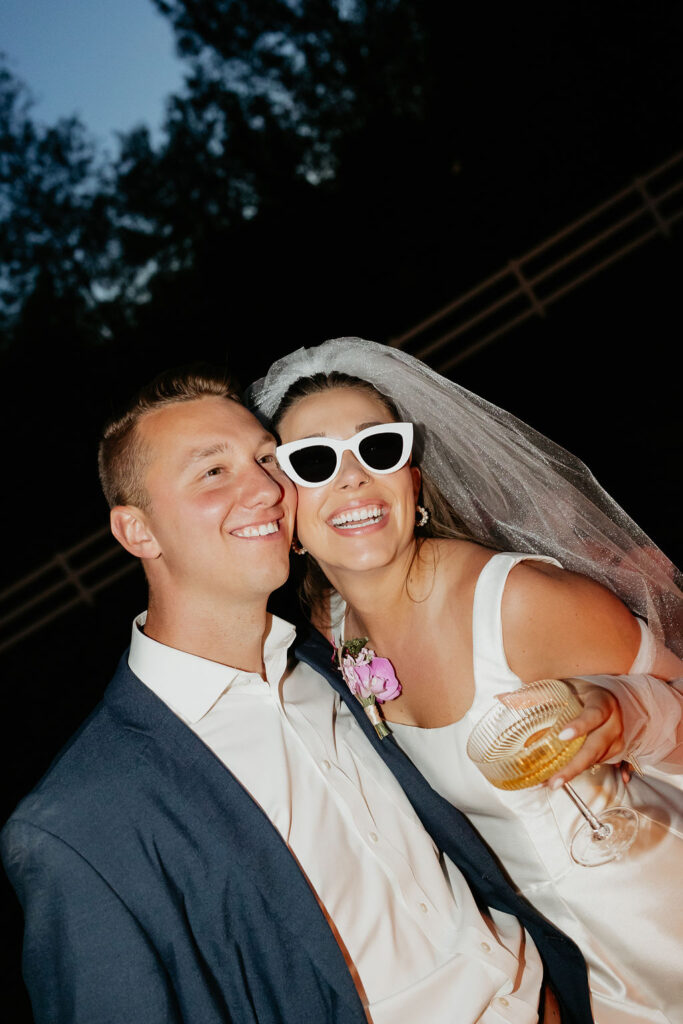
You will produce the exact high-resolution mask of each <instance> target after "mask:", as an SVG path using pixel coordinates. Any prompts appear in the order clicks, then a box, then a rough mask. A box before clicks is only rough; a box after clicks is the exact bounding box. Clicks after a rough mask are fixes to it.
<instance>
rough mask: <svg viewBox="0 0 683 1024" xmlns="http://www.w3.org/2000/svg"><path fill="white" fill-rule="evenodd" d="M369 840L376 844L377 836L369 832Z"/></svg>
mask: <svg viewBox="0 0 683 1024" xmlns="http://www.w3.org/2000/svg"><path fill="white" fill-rule="evenodd" d="M370 838H371V839H372V841H373V843H378V842H379V836H378V835H377V833H376V832H371V833H370Z"/></svg>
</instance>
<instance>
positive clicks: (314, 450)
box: [289, 444, 337, 484]
mask: <svg viewBox="0 0 683 1024" xmlns="http://www.w3.org/2000/svg"><path fill="white" fill-rule="evenodd" d="M289 461H290V462H291V464H292V466H293V468H294V469H295V470H296V472H297V473H298V474H299V476H300V477H301V479H302V480H306V481H308V483H310V484H318V483H322V482H323V480H329V478H330V477H331V476H332V474H333V473H334V467H335V466H336V464H337V456H336V454H335V452H334V450H333V449H332V448H330V446H329V445H327V444H312V445H310V446H309V447H308V448H301V449H299V451H298V452H292V454H291V455H290V457H289Z"/></svg>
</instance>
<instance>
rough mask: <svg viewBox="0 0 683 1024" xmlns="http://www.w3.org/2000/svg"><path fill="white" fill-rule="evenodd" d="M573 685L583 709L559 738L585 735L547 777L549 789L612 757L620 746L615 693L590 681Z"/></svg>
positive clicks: (619, 728) (621, 723) (568, 738)
mask: <svg viewBox="0 0 683 1024" xmlns="http://www.w3.org/2000/svg"><path fill="white" fill-rule="evenodd" d="M576 688H577V690H579V696H580V697H581V702H582V703H583V711H582V712H581V714H580V715H578V716H577V717H576V718H574V719H572V721H571V722H568V723H567V725H566V726H565V727H564V729H563V730H562V732H561V733H560V738H561V739H563V740H571V739H574V737H576V736H585V737H586V741H585V743H584V744H583V746H582V747H581V749H580V750H579V751H578V752H577V753H576V754H575V756H574V757H573V758H572V759H571V761H569V763H568V764H566V765H565V766H564V768H563V769H562V770H561V771H560V772H557V773H556V774H555V775H552V776H551V777H550V778H549V779H548V782H547V783H546V785H548V786H549V787H550V788H551V789H558V788H559V787H560V786H561V785H562V784H563V783H565V782H571V780H572V779H573V778H575V777H576V776H577V775H580V774H581V772H584V771H586V769H587V768H591V767H592V766H593V765H597V764H600V763H601V762H602V761H606V760H608V759H609V758H614V757H616V755H617V754H619V753H620V752H621V751H622V750H623V748H624V727H623V721H622V717H621V708H620V706H619V702H618V700H617V699H616V697H614V696H613V695H612V694H611V693H610V692H609V691H608V690H605V689H603V688H602V687H600V686H594V685H593V684H591V683H583V684H582V685H581V686H580V688H579V687H578V686H577V687H576Z"/></svg>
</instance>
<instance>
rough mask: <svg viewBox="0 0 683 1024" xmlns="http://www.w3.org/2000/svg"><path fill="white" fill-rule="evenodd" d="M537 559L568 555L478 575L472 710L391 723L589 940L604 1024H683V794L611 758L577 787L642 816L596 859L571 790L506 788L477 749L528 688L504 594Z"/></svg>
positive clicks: (565, 924) (527, 884)
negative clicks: (623, 846)
mask: <svg viewBox="0 0 683 1024" xmlns="http://www.w3.org/2000/svg"><path fill="white" fill-rule="evenodd" d="M528 558H533V559H535V560H539V561H547V562H551V563H553V564H556V565H557V564H558V563H557V562H556V561H555V560H554V559H551V558H545V557H541V556H529V555H524V554H509V553H501V554H497V555H494V556H493V557H492V558H491V559H490V560H489V562H488V563H487V564H486V566H485V567H484V569H483V571H482V573H481V575H480V577H479V580H478V582H477V587H476V590H475V598H474V609H473V640H474V679H475V696H474V700H473V703H472V705H471V707H470V708H469V710H468V711H467V712H466V714H465V715H464V717H463V718H461V719H460V720H459V721H457V722H453V723H451V724H450V725H446V726H443V727H441V728H436V729H423V728H419V727H415V726H408V725H401V724H396V723H391V726H390V727H391V730H392V732H393V734H394V736H395V738H396V740H397V742H398V743H399V745H400V746H401V747H402V749H403V750H404V752H405V753H406V754H407V755H408V756H409V757H410V759H411V760H412V761H413V763H414V764H415V765H416V767H417V768H419V770H420V771H421V772H422V774H423V775H424V776H425V777H426V779H427V781H428V782H429V783H430V785H431V786H432V788H433V789H435V790H436V791H437V792H438V793H439V794H440V795H441V796H443V797H444V798H446V799H447V800H449V801H450V802H451V803H453V804H454V805H455V806H456V807H458V808H459V809H460V810H461V811H463V812H464V813H465V814H466V815H467V816H468V817H469V819H470V821H471V822H472V823H473V824H474V826H475V827H476V828H477V830H478V831H479V833H480V835H481V836H482V837H483V838H484V839H485V841H486V842H487V843H488V844H489V846H490V847H491V849H492V850H493V851H494V853H495V854H496V855H497V857H498V858H499V860H500V862H501V863H502V865H503V867H504V868H505V870H506V871H507V872H508V874H509V876H510V877H511V879H512V881H513V882H514V883H515V885H516V886H517V887H518V889H519V890H520V891H521V892H522V893H523V895H524V896H526V897H527V899H528V900H529V901H530V902H531V903H532V904H533V905H534V906H535V907H536V908H537V909H538V910H539V911H540V912H541V913H542V914H544V915H545V916H546V917H547V918H548V919H549V920H550V921H552V922H553V924H555V925H556V926H557V927H559V928H561V929H562V930H563V931H564V932H565V933H566V934H567V935H569V936H570V937H571V938H572V939H574V941H575V942H576V943H577V944H578V946H579V947H580V949H581V951H582V953H583V954H584V957H585V958H586V962H587V964H588V969H589V980H590V987H591V995H592V999H593V1012H594V1016H595V1021H596V1024H636V1022H637V1024H681V1022H683V982H682V979H681V964H682V963H683V886H682V885H681V873H682V868H683V842H682V840H683V793H681V792H680V790H678V789H676V788H674V787H672V786H669V785H667V784H666V783H664V782H661V781H654V780H652V781H648V780H647V779H646V778H639V777H637V776H634V777H633V778H632V779H631V781H630V782H629V783H628V785H626V784H625V783H624V782H623V781H622V779H621V775H620V772H619V770H618V769H617V768H616V767H614V766H612V765H603V766H601V767H600V768H599V769H598V770H597V772H596V773H595V774H591V773H590V772H584V773H583V774H582V775H580V776H579V777H578V778H577V779H575V780H574V783H573V785H574V786H575V788H576V789H577V791H578V792H579V794H580V795H581V797H582V798H583V799H584V800H585V802H586V803H587V804H588V805H589V806H590V807H591V809H592V810H593V811H594V812H595V813H597V814H599V813H600V811H601V810H603V809H605V808H607V807H611V806H615V805H618V804H623V805H626V806H629V807H633V808H634V809H635V810H637V811H638V813H639V815H640V829H639V834H638V837H637V839H636V841H635V844H634V845H633V846H632V847H631V849H630V850H629V851H628V852H627V853H626V854H625V855H624V856H623V857H622V858H621V859H620V860H617V861H612V862H610V863H607V864H603V865H601V866H599V867H590V868H588V867H583V866H581V865H579V864H576V863H575V862H574V861H573V860H572V858H571V855H570V852H569V851H570V844H571V840H572V837H573V836H574V834H575V832H576V831H577V830H578V829H579V827H580V826H581V825H582V824H583V818H582V817H581V815H580V813H579V811H578V810H577V809H576V808H575V806H574V804H573V803H572V801H571V800H570V798H569V797H568V796H567V794H566V793H564V792H563V791H562V790H559V791H551V790H549V789H547V788H546V787H544V786H539V787H534V788H533V789H527V790H519V791H517V792H504V791H502V790H498V789H495V788H494V787H493V786H492V785H491V784H490V783H489V782H488V781H487V780H486V779H485V778H484V776H483V775H482V774H481V773H480V772H479V770H478V769H477V768H476V767H475V766H474V764H473V763H472V762H471V761H470V760H469V758H468V756H467V753H466V747H467V740H468V737H469V734H470V733H471V731H472V729H473V727H474V726H475V724H476V723H477V722H478V720H479V719H480V718H481V717H482V716H483V715H484V714H485V713H486V711H487V710H488V709H489V708H490V707H491V706H492V705H493V703H494V701H495V696H496V694H498V693H502V692H505V691H509V690H515V689H518V688H519V687H520V686H522V685H523V683H522V681H521V680H520V679H519V677H518V676H516V675H515V674H514V673H513V672H512V670H511V669H510V668H509V666H508V664H507V660H506V657H505V650H504V646H503V631H502V619H501V601H502V595H503V590H504V587H505V582H506V580H507V576H508V573H509V572H510V570H511V569H512V568H513V566H515V565H516V564H517V563H518V562H520V561H522V560H525V559H528ZM334 618H335V619H336V616H334ZM340 632H341V631H340ZM647 644H648V641H647V635H646V632H645V631H644V632H643V643H642V644H641V650H640V651H639V654H638V657H637V659H636V662H635V663H634V666H633V669H632V670H631V671H637V672H639V673H641V672H647V669H648V667H649V666H647V665H646V664H645V663H644V662H645V661H646V650H647ZM381 653H384V654H388V655H389V656H390V652H381Z"/></svg>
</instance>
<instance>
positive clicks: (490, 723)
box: [467, 679, 638, 867]
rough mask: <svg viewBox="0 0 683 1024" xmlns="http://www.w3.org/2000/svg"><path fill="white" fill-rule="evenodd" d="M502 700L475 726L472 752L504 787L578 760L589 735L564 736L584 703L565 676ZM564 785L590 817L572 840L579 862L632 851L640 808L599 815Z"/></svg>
mask: <svg viewBox="0 0 683 1024" xmlns="http://www.w3.org/2000/svg"><path fill="white" fill-rule="evenodd" d="M496 699H497V701H498V702H499V703H498V704H496V705H494V707H492V708H491V709H490V710H489V711H488V712H487V713H486V714H485V715H484V717H483V718H482V719H480V721H479V722H478V723H477V724H476V725H475V727H474V729H473V730H472V733H471V734H470V738H469V740H468V743H467V754H468V756H469V757H470V759H471V760H472V761H473V762H474V763H475V764H476V766H477V768H479V770H480V771H481V772H482V773H483V775H484V776H485V777H486V778H487V779H488V781H489V782H490V783H492V784H493V785H494V786H496V787H497V788H498V789H508V790H509V789H527V788H528V787H530V786H536V785H538V784H540V783H541V782H545V780H546V779H549V778H550V776H551V775H554V774H555V772H556V771H559V770H560V768H562V767H564V765H565V764H567V763H568V762H569V761H570V760H571V759H572V757H573V756H574V754H575V753H576V752H577V750H579V748H580V747H581V745H582V744H583V742H584V740H585V738H586V737H585V736H576V737H575V738H574V739H570V740H566V741H565V740H560V739H559V734H560V733H561V732H562V730H563V729H564V727H565V726H566V725H567V723H568V722H570V721H571V720H572V719H573V718H576V717H577V715H579V714H580V713H581V708H582V706H583V705H582V704H581V701H580V700H579V698H578V697H577V696H576V694H575V693H574V691H573V690H572V688H571V687H570V686H568V685H567V683H565V682H563V681H562V680H561V679H541V680H539V682H537V683H531V684H529V685H526V686H522V687H521V689H519V690H514V691H512V692H511V693H501V694H498V696H497V698H496ZM563 788H564V790H565V792H566V793H567V795H568V796H569V797H571V799H572V800H573V801H574V803H575V804H576V806H577V807H578V809H579V811H580V812H581V814H582V815H583V816H584V818H585V819H586V822H585V824H583V825H582V826H581V828H580V829H579V830H578V832H577V833H576V835H575V836H574V838H573V839H572V843H571V848H570V852H571V855H572V858H573V860H574V861H576V863H577V864H582V865H584V867H596V866H597V865H599V864H606V863H607V862H608V861H611V860H616V858H617V857H619V856H621V854H622V853H624V852H625V851H626V850H628V848H629V847H630V846H631V844H632V843H633V841H634V839H635V838H636V835H637V832H638V815H637V814H636V813H635V811H632V810H631V809H630V808H629V807H612V808H610V809H609V810H607V811H604V812H603V813H602V815H601V816H600V818H597V817H596V816H595V815H594V814H593V812H592V811H591V809H590V808H589V807H588V806H587V805H586V804H585V803H584V802H583V800H582V799H581V797H580V796H579V795H578V793H577V792H576V790H574V789H573V788H572V786H570V785H569V783H568V782H565V784H564V787H563Z"/></svg>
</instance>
